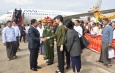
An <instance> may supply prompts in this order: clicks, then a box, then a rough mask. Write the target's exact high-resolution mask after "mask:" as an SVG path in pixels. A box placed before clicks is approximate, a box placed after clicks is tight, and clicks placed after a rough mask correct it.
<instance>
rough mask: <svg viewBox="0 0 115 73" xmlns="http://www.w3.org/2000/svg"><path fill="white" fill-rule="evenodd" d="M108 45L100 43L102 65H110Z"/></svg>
mask: <svg viewBox="0 0 115 73" xmlns="http://www.w3.org/2000/svg"><path fill="white" fill-rule="evenodd" d="M108 49H109V47H108V43H107V42H102V49H101V54H100V60H99V61H101V62H103V64H105V65H106V64H111V59H109V58H108Z"/></svg>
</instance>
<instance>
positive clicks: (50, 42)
mask: <svg viewBox="0 0 115 73" xmlns="http://www.w3.org/2000/svg"><path fill="white" fill-rule="evenodd" d="M46 29H47V37H48V36H52V35H53V34H54V31H53V27H52V26H48V27H47V28H46ZM47 48H48V59H49V60H48V61H49V63H53V61H54V39H49V40H47Z"/></svg>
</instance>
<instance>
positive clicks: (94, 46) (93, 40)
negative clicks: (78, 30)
mask: <svg viewBox="0 0 115 73" xmlns="http://www.w3.org/2000/svg"><path fill="white" fill-rule="evenodd" d="M85 37H86V39H87V40H88V41H89V43H90V44H89V46H88V48H89V49H91V50H93V51H95V52H98V53H100V51H101V46H102V37H101V36H95V35H90V34H85ZM112 47H114V48H115V39H113V41H112Z"/></svg>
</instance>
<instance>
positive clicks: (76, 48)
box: [65, 29, 82, 57]
mask: <svg viewBox="0 0 115 73" xmlns="http://www.w3.org/2000/svg"><path fill="white" fill-rule="evenodd" d="M65 46H66V48H67V50H68V52H70V56H71V57H75V56H79V55H81V53H82V50H81V46H80V39H79V36H78V33H77V32H76V31H75V30H74V29H68V30H67V33H66V39H65Z"/></svg>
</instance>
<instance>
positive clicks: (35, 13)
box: [0, 0, 115, 24]
mask: <svg viewBox="0 0 115 73" xmlns="http://www.w3.org/2000/svg"><path fill="white" fill-rule="evenodd" d="M101 3H102V0H97V2H96V4H95V6H99V8H100V7H101ZM20 10H21V17H22V19H21V23H23V24H29V23H30V21H31V19H37V20H39V19H41V18H44V17H47V16H48V17H51V18H54V17H55V16H57V15H62V16H63V17H64V19H72V18H75V19H76V18H79V17H84V16H93V12H87V13H78V12H66V11H52V10H38V9H20ZM18 11H19V10H18ZM100 12H102V13H103V14H105V13H112V12H115V9H109V10H103V11H100ZM14 14H15V10H10V11H8V12H7V14H5V15H2V16H1V17H0V21H2V23H6V22H7V21H8V20H13V19H14V16H15V15H14Z"/></svg>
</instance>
